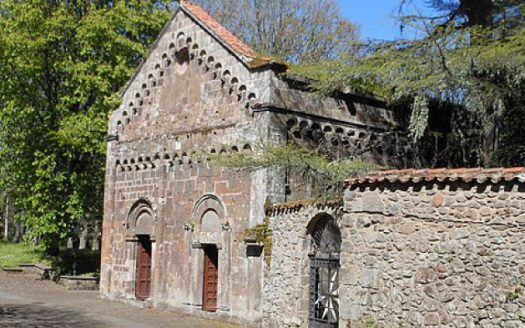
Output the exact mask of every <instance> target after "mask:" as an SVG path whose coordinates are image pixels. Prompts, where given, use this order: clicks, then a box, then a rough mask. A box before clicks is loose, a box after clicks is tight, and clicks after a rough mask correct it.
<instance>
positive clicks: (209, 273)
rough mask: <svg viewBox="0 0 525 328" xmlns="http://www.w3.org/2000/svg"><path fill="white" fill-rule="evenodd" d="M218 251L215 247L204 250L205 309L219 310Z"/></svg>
mask: <svg viewBox="0 0 525 328" xmlns="http://www.w3.org/2000/svg"><path fill="white" fill-rule="evenodd" d="M218 255H219V254H218V250H217V247H216V246H215V245H209V246H206V247H205V248H204V279H203V282H204V284H203V309H204V310H205V311H211V312H215V311H216V310H217V285H218V281H219V270H218V267H219V266H218V264H219V263H218V262H219V256H218Z"/></svg>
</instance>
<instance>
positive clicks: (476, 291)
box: [340, 182, 525, 327]
mask: <svg viewBox="0 0 525 328" xmlns="http://www.w3.org/2000/svg"><path fill="white" fill-rule="evenodd" d="M523 187H524V186H523V185H520V184H519V183H516V184H514V183H510V182H509V183H502V184H488V183H485V184H474V183H472V184H467V183H453V182H449V183H448V184H445V183H434V184H431V183H421V184H407V185H391V186H381V185H375V186H371V187H366V188H365V187H361V188H353V189H351V190H348V191H347V193H346V195H345V198H346V199H345V209H346V211H347V212H348V213H347V214H345V215H344V216H343V218H342V234H343V246H342V248H343V250H344V251H343V253H342V254H341V259H342V261H341V262H342V263H341V264H342V268H341V276H340V279H341V290H340V293H341V302H342V303H341V304H342V306H341V323H342V324H343V326H344V324H345V323H348V325H349V326H359V324H358V323H362V322H363V321H364V320H367V319H371V320H373V321H375V322H377V323H379V324H382V325H383V326H386V327H391V326H399V325H404V326H412V327H423V326H424V327H431V326H440V327H522V326H523V325H524V322H525V311H524V310H523V309H524V305H525V293H524V291H525V289H524V287H525V275H524V273H525V239H524V237H525V233H524V223H525V213H524V209H525V192H524V189H523Z"/></svg>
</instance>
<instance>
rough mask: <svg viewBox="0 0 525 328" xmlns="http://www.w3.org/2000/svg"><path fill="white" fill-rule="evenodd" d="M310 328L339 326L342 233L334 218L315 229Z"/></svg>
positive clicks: (323, 220)
mask: <svg viewBox="0 0 525 328" xmlns="http://www.w3.org/2000/svg"><path fill="white" fill-rule="evenodd" d="M312 248H313V253H312V254H311V255H310V309H309V327H310V328H326V327H339V267H340V262H339V253H340V252H341V233H340V230H339V227H338V226H337V223H336V222H335V220H334V219H333V218H332V217H327V218H323V219H321V220H320V221H319V222H318V223H317V225H316V226H315V228H314V230H313V232H312Z"/></svg>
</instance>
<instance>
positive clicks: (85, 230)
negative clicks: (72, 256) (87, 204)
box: [78, 224, 89, 249]
mask: <svg viewBox="0 0 525 328" xmlns="http://www.w3.org/2000/svg"><path fill="white" fill-rule="evenodd" d="M88 233H89V231H88V225H87V224H84V225H83V226H82V230H81V231H80V238H79V239H80V241H79V243H78V249H86V245H87V240H88Z"/></svg>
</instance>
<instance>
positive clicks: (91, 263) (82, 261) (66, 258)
mask: <svg viewBox="0 0 525 328" xmlns="http://www.w3.org/2000/svg"><path fill="white" fill-rule="evenodd" d="M48 260H50V261H51V266H52V267H53V269H55V270H57V271H58V272H59V273H60V274H65V275H82V274H87V273H98V272H100V252H99V251H92V250H88V249H81V250H79V249H61V250H60V253H59V254H58V256H56V257H53V258H48Z"/></svg>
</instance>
